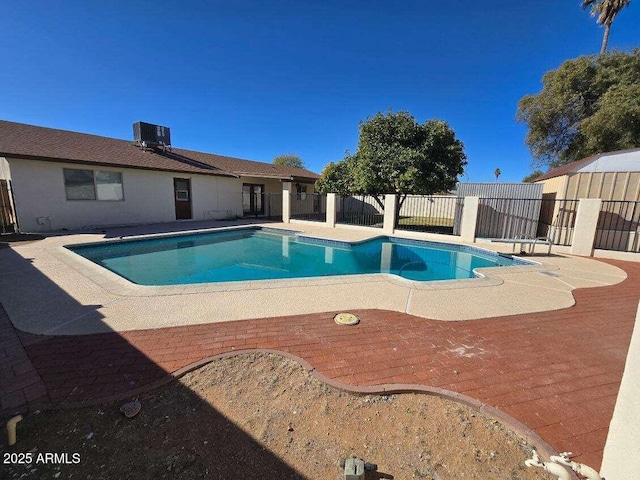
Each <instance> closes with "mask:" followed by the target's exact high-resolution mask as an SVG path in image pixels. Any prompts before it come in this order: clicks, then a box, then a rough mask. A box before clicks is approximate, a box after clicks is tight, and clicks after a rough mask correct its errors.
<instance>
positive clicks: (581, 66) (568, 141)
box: [517, 49, 640, 167]
mask: <svg viewBox="0 0 640 480" xmlns="http://www.w3.org/2000/svg"><path fill="white" fill-rule="evenodd" d="M542 84H543V87H542V91H541V92H539V93H537V94H534V95H526V96H524V97H523V98H522V99H521V100H520V102H519V104H518V113H517V119H518V120H519V121H520V122H523V123H526V124H527V126H528V127H529V130H528V132H527V137H526V143H527V145H528V146H529V149H530V151H531V154H532V156H533V157H534V162H533V166H534V167H545V166H548V167H557V166H559V165H564V164H566V163H570V162H573V161H575V160H579V159H581V158H584V157H587V156H589V155H593V154H596V153H601V152H607V151H612V150H623V149H627V148H635V147H638V146H640V141H639V140H638V137H639V135H640V133H639V129H638V101H639V100H638V95H637V92H638V89H639V88H640V49H634V50H633V51H631V52H630V53H625V52H615V53H609V54H607V55H604V56H601V57H598V56H583V57H578V58H576V59H572V60H567V61H566V62H564V63H563V64H562V65H560V67H558V68H557V69H556V70H552V71H550V72H547V73H546V74H545V75H544V77H543V78H542Z"/></svg>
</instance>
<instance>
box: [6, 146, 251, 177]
mask: <svg viewBox="0 0 640 480" xmlns="http://www.w3.org/2000/svg"><path fill="white" fill-rule="evenodd" d="M0 156H2V157H5V158H7V159H12V158H15V159H18V160H37V161H41V162H56V163H73V164H75V165H92V166H99V167H111V168H129V169H132V170H150V171H157V172H174V173H182V174H191V175H210V176H215V177H226V178H240V176H239V175H236V174H234V173H231V172H224V171H218V172H215V171H212V172H207V171H202V172H198V171H192V170H180V169H177V168H162V167H151V166H143V165H127V164H123V163H107V162H100V161H99V160H79V159H70V158H58V157H43V156H38V155H24V154H19V153H8V152H0Z"/></svg>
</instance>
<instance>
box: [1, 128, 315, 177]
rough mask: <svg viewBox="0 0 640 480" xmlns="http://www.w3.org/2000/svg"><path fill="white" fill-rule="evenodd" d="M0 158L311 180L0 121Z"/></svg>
mask: <svg viewBox="0 0 640 480" xmlns="http://www.w3.org/2000/svg"><path fill="white" fill-rule="evenodd" d="M0 156H5V157H15V158H33V159H39V160H49V161H51V160H55V161H65V162H70V163H84V164H92V165H105V166H114V167H129V168H142V169H148V170H164V171H171V172H184V173H197V174H203V175H219V176H226V177H238V176H242V175H245V176H257V177H266V178H277V179H282V180H287V179H309V180H315V179H316V178H318V175H317V174H315V173H313V172H312V171H310V170H306V169H302V168H292V167H286V166H280V165H273V164H270V163H264V162H255V161H251V160H242V159H239V158H232V157H226V156H222V155H215V154H210V153H203V152H195V151H191V150H184V149H178V148H173V149H172V150H171V152H167V153H161V152H151V151H143V150H142V149H140V147H138V146H137V145H135V143H134V142H133V141H127V140H119V139H116V138H108V137H101V136H98V135H89V134H86V133H78V132H70V131H67V130H57V129H53V128H46V127H38V126H35V125H26V124H23V123H14V122H8V121H4V120H0Z"/></svg>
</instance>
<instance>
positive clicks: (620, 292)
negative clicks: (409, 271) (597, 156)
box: [0, 260, 640, 468]
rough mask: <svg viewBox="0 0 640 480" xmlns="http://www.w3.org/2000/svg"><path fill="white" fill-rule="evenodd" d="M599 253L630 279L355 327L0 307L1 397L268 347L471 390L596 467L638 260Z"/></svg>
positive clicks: (373, 378)
mask: <svg viewBox="0 0 640 480" xmlns="http://www.w3.org/2000/svg"><path fill="white" fill-rule="evenodd" d="M606 262H607V263H610V264H612V265H616V266H618V267H620V268H622V269H623V270H625V271H626V272H627V274H628V278H627V280H625V281H624V282H623V283H621V284H618V285H612V286H607V287H600V288H589V289H579V290H576V291H574V296H575V298H576V305H575V306H574V307H572V308H569V309H564V310H559V311H551V312H544V313H537V314H528V315H514V316H509V317H499V318H487V319H482V320H474V321H465V322H441V321H432V320H425V319H422V318H418V317H414V316H411V315H406V314H401V313H396V312H388V311H379V310H364V311H359V312H355V313H357V314H358V315H359V317H360V318H361V322H360V324H359V325H357V326H355V327H340V326H338V325H336V324H334V323H333V321H332V317H333V314H334V313H335V312H331V313H323V314H315V315H300V316H292V317H280V318H268V319H260V320H248V321H238V322H227V323H216V324H208V325H196V326H184V327H174V328H162V329H156V330H141V331H131V332H125V333H122V334H116V333H107V334H95V335H84V336H60V337H41V336H34V335H28V334H22V333H20V334H19V337H20V339H18V336H17V335H16V334H15V332H14V331H13V328H12V327H11V326H10V322H9V321H8V318H7V317H6V314H4V312H3V311H1V309H0V332H1V333H2V341H1V342H0V358H2V360H3V367H2V369H0V401H1V402H2V408H3V411H4V413H5V414H7V413H10V412H12V411H19V410H21V409H22V410H24V409H25V408H26V404H28V405H30V406H31V407H35V406H37V405H42V404H43V403H53V404H62V403H65V402H77V401H83V402H89V401H92V400H93V401H97V400H105V399H115V398H123V397H125V396H127V395H130V394H131V393H132V391H133V392H135V391H136V390H139V389H141V388H145V387H146V388H149V387H150V386H153V385H157V384H159V383H161V382H163V381H166V380H167V379H168V378H170V373H172V372H176V371H177V370H180V369H183V368H185V367H187V366H189V365H190V364H193V363H196V362H199V361H202V359H204V358H207V357H211V356H214V355H217V354H220V353H224V352H230V351H233V350H245V349H255V348H262V349H275V350H279V351H282V352H287V353H289V354H292V355H296V356H299V357H301V358H303V359H304V360H306V361H307V362H309V363H310V364H311V365H312V366H313V367H314V368H315V370H316V371H317V372H319V373H321V374H323V375H325V376H326V377H328V378H329V379H332V380H333V381H338V382H341V383H344V384H348V385H352V386H360V387H363V386H375V385H381V384H395V383H409V384H419V385H428V386H434V387H440V388H443V389H447V390H451V391H454V392H458V393H462V394H465V395H468V396H470V397H473V398H475V399H477V400H480V401H482V402H485V403H487V404H489V405H492V406H495V407H497V408H499V409H500V410H502V411H503V412H506V413H508V414H510V415H512V416H513V417H515V418H516V419H517V420H519V421H521V422H522V423H524V424H525V425H527V426H528V427H529V428H531V429H532V430H534V431H535V432H536V433H537V434H538V435H540V436H541V437H542V438H543V439H545V440H546V441H547V442H549V443H550V444H551V445H552V446H553V447H555V448H556V449H557V450H558V451H565V450H569V451H572V452H574V453H576V454H578V455H579V456H578V457H576V458H577V460H576V461H580V462H585V463H587V464H589V465H591V466H593V467H595V468H598V467H599V466H600V462H601V459H602V451H603V448H604V443H605V439H606V435H607V431H608V427H609V422H610V421H611V416H612V413H613V408H614V405H615V400H616V396H617V392H618V388H619V385H620V380H621V377H622V372H623V368H624V361H625V358H626V354H627V349H628V346H629V341H630V338H631V333H632V330H633V325H634V319H635V314H636V310H637V308H638V301H639V300H640V263H632V262H622V261H615V260H607V261H606ZM150 301H151V300H150ZM3 324H4V325H5V326H4V327H3V326H2V325H3ZM23 346H24V347H23ZM25 352H26V353H25ZM29 360H30V361H29Z"/></svg>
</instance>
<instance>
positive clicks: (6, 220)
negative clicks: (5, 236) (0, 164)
mask: <svg viewBox="0 0 640 480" xmlns="http://www.w3.org/2000/svg"><path fill="white" fill-rule="evenodd" d="M16 231H17V222H16V216H15V213H14V211H13V207H12V206H11V185H10V182H8V181H7V180H0V233H14V232H16Z"/></svg>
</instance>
